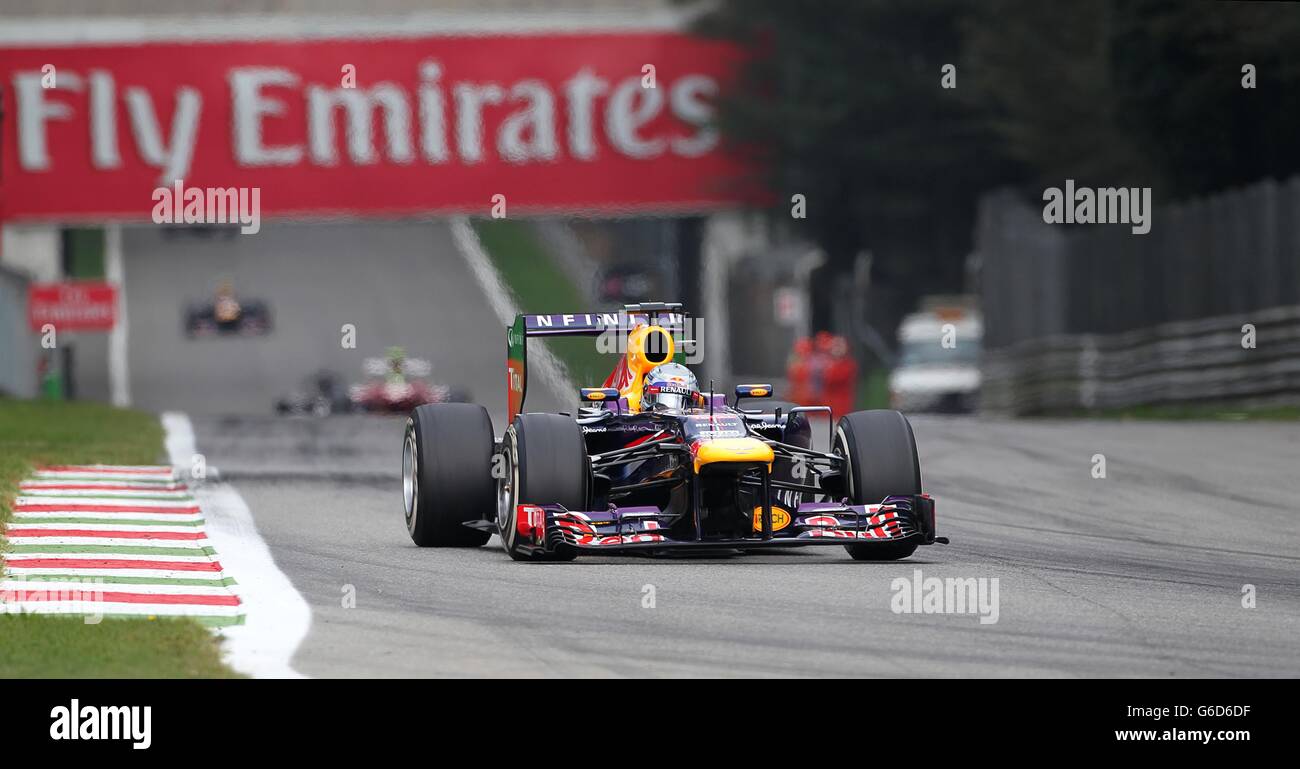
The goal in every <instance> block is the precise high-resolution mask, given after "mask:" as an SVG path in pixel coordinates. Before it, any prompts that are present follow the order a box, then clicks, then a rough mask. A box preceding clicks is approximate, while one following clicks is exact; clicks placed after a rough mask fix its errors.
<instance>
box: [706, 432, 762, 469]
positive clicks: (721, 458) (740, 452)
mask: <svg viewBox="0 0 1300 769" xmlns="http://www.w3.org/2000/svg"><path fill="white" fill-rule="evenodd" d="M772 457H773V454H772V447H771V446H769V445H767V444H766V443H763V442H762V441H760V440H758V439H757V438H718V439H716V440H711V441H704V442H701V443H699V444H698V445H697V447H696V449H695V472H697V473H698V472H699V471H700V468H702V467H704V466H706V465H711V464H716V463H719V462H726V463H729V464H748V465H758V464H762V465H767V469H768V470H769V471H770V470H771V469H772Z"/></svg>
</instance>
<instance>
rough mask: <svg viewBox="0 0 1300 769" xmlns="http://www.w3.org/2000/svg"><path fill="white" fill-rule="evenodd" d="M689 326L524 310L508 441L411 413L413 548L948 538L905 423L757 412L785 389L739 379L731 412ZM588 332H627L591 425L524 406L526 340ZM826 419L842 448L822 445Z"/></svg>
mask: <svg viewBox="0 0 1300 769" xmlns="http://www.w3.org/2000/svg"><path fill="white" fill-rule="evenodd" d="M688 327H689V324H688V319H687V316H686V314H685V313H683V312H682V310H681V305H679V304H664V303H653V304H648V303H643V304H640V305H628V306H627V307H625V308H624V311H623V312H620V313H575V314H568V315H521V316H519V317H518V318H516V320H515V323H514V325H513V326H512V327H511V328H509V329H508V330H507V346H508V359H509V360H508V364H507V371H506V374H507V387H508V415H509V418H510V424H509V426H508V427H507V429H506V431H505V435H504V437H503V438H502V440H501V441H500V442H496V441H495V440H494V436H493V430H492V423H491V420H490V418H489V416H488V413H487V411H486V409H484V408H483V407H481V406H476V405H469V404H440V405H433V406H421V407H420V408H417V409H416V410H415V411H414V412H413V413H412V414H411V415H410V418H409V419H408V420H407V425H406V435H405V442H404V448H403V452H402V492H403V503H404V508H405V514H406V523H407V529H408V530H409V532H410V535H411V538H412V539H413V540H414V541H415V543H416V544H417V545H420V546H422V547H430V546H432V547H473V546H478V545H483V544H485V543H486V542H487V541H488V539H489V537H490V536H491V535H492V534H499V535H500V537H501V542H502V544H503V545H504V547H505V550H506V552H507V553H509V554H510V556H511V557H512V558H514V559H516V560H525V561H565V560H570V559H572V558H574V557H576V556H577V555H578V554H579V553H616V552H628V551H648V552H651V553H658V552H667V551H675V550H694V551H697V552H698V551H719V550H730V551H746V552H747V551H752V550H761V549H765V548H771V547H792V546H803V545H831V544H842V545H844V546H845V547H846V548H847V550H848V552H849V554H850V555H851V556H852V557H853V558H854V559H857V560H867V561H877V560H894V559H898V558H905V557H907V556H909V555H911V554H912V552H913V551H915V550H916V548H917V546H918V545H929V544H933V543H935V542H945V543H946V541H947V540H945V539H943V538H940V537H937V536H936V535H935V516H934V501H933V500H932V499H931V498H930V497H929V495H927V494H924V493H922V491H921V470H920V463H919V461H918V459H917V453H916V443H915V440H914V439H913V436H912V428H911V425H909V424H908V422H907V419H905V418H904V417H903V415H902V414H899V413H898V412H896V411H859V412H854V413H851V414H846V415H844V416H842V417H841V418H840V420H839V423H838V425H837V427H836V428H835V430H834V435H833V437H832V436H831V434H830V432H831V430H830V417H831V415H830V409H829V408H827V407H825V406H798V407H789V408H784V407H781V406H777V407H775V408H771V409H762V408H759V409H749V408H745V406H746V405H747V404H748V403H753V402H757V399H761V398H767V397H769V396H770V395H771V394H772V389H771V387H770V386H768V385H766V384H743V385H739V386H737V387H736V388H735V399H734V401H732V402H731V403H728V402H727V398H726V396H725V395H719V394H716V393H713V392H701V391H700V390H699V388H698V385H697V384H696V383H695V377H694V375H693V374H692V373H691V372H690V371H689V369H687V368H686V367H685V366H683V365H681V364H680V362H679V361H680V360H681V358H682V356H681V353H680V350H681V346H682V345H683V344H687V345H689V344H693V342H692V341H691V340H686V339H682V338H681V336H682V334H683V332H684V331H685V330H686V329H687V328H688ZM575 334H576V335H587V336H597V335H600V334H616V335H617V338H618V339H619V340H620V341H621V342H622V343H624V344H625V345H626V353H625V354H623V355H621V356H620V358H619V362H618V365H617V366H616V367H615V369H614V371H613V373H612V374H610V376H609V378H608V379H607V380H606V381H605V383H604V385H603V386H602V387H591V388H583V389H582V390H581V392H580V396H581V399H582V401H583V405H582V407H581V408H580V409H579V410H578V413H577V415H576V416H570V415H567V414H545V413H521V412H523V403H524V395H525V392H526V390H527V383H528V376H527V375H528V369H527V365H526V362H527V347H526V341H527V339H529V338H532V337H537V336H557V335H575ZM675 358H676V359H677V360H676V361H675V360H674V359H675ZM818 422H821V423H822V424H823V425H824V428H825V433H826V434H825V436H824V440H825V442H826V445H827V446H828V447H829V450H819V449H817V448H814V447H813V445H814V442H815V436H814V425H815V424H817V423H818Z"/></svg>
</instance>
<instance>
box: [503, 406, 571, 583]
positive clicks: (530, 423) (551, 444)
mask: <svg viewBox="0 0 1300 769" xmlns="http://www.w3.org/2000/svg"><path fill="white" fill-rule="evenodd" d="M501 455H502V459H503V465H502V472H500V473H498V475H500V476H501V477H500V478H499V479H498V480H497V525H498V527H499V528H500V530H501V544H502V546H503V547H504V548H505V551H506V552H507V553H509V554H510V557H511V558H513V559H515V560H516V561H571V560H573V559H574V558H576V557H577V555H578V551H577V550H576V549H575V548H573V547H570V546H567V545H560V544H553V549H552V551H551V552H547V553H529V552H527V551H525V550H523V549H521V548H520V546H519V545H520V542H519V530H518V527H517V522H516V513H517V509H518V506H519V505H522V504H534V505H551V504H560V505H564V507H565V508H567V509H569V510H585V509H586V507H587V495H588V490H589V489H590V487H591V482H590V476H591V472H590V470H589V469H588V465H587V444H586V441H584V440H583V438H582V428H580V427H578V423H577V422H575V421H573V419H572V418H571V417H566V416H561V415H559V414H520V415H519V416H517V417H515V421H514V423H512V424H511V425H510V428H509V429H507V430H506V434H505V437H503V438H502V439H501Z"/></svg>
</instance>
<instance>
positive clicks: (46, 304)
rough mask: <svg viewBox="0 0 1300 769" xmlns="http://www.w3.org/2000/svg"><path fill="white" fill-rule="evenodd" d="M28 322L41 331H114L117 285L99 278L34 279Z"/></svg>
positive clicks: (29, 291) (29, 295) (38, 331)
mask: <svg viewBox="0 0 1300 769" xmlns="http://www.w3.org/2000/svg"><path fill="white" fill-rule="evenodd" d="M27 323H28V325H30V326H31V329H32V331H35V332H37V333H40V332H42V331H43V330H44V327H45V325H46V324H49V325H52V326H54V329H55V330H56V331H110V330H112V328H113V326H114V324H116V323H117V289H116V288H114V287H113V286H112V285H110V284H108V283H100V282H97V281H80V280H78V281H68V282H66V283H33V284H31V285H30V286H29V287H28V289H27Z"/></svg>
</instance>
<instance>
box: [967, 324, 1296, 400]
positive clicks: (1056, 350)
mask: <svg viewBox="0 0 1300 769" xmlns="http://www.w3.org/2000/svg"><path fill="white" fill-rule="evenodd" d="M1246 324H1251V325H1253V326H1254V330H1255V340H1254V341H1255V346H1254V347H1253V348H1251V347H1247V346H1244V345H1243V340H1244V338H1245V336H1246V333H1245V332H1244V331H1243V330H1242V327H1243V326H1245V325H1246ZM983 371H984V375H983V384H982V392H981V408H982V410H984V411H987V412H991V413H997V414H1008V415H1033V414H1050V413H1058V412H1069V411H1077V410H1093V409H1102V410H1105V409H1119V408H1127V407H1131V406H1137V405H1170V404H1198V403H1203V404H1223V405H1232V406H1271V405H1294V404H1300V305H1288V306H1283V307H1273V308H1269V309H1265V310H1259V311H1256V312H1250V313H1243V314H1234V315H1221V316H1216V317H1211V318H1201V319H1197V320H1192V321H1179V322H1174V323H1163V324H1160V325H1157V326H1153V327H1150V328H1143V329H1136V330H1133V331H1126V332H1122V333H1117V334H1104V335H1103V334H1072V335H1055V336H1049V337H1043V338H1040V339H1030V340H1025V341H1023V342H1019V343H1017V344H1014V345H1011V346H1009V347H1005V348H1001V349H997V350H990V351H987V352H986V353H985V358H984V364H983Z"/></svg>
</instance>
